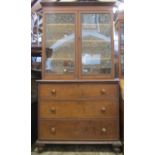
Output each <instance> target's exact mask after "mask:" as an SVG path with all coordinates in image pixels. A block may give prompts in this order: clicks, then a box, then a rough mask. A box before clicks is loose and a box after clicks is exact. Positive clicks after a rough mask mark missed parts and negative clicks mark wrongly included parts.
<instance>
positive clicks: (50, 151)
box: [31, 145, 123, 155]
mask: <svg viewBox="0 0 155 155" xmlns="http://www.w3.org/2000/svg"><path fill="white" fill-rule="evenodd" d="M31 155H123V153H114V152H113V151H112V148H111V147H110V146H101V145H100V146H99V145H95V146H94V145H89V146H87V145H63V146H61V145H52V146H51V145H50V146H46V147H45V149H44V152H42V153H37V148H34V149H33V150H32V153H31Z"/></svg>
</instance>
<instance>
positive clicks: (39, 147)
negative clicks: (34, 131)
mask: <svg viewBox="0 0 155 155" xmlns="http://www.w3.org/2000/svg"><path fill="white" fill-rule="evenodd" d="M45 144H64V145H66V144H73V145H74V144H82V145H83V144H85V145H86V144H89V145H95V144H100V145H102V144H103V145H112V148H113V151H114V152H115V153H118V152H120V151H121V146H122V143H121V141H41V140H37V142H36V145H37V150H38V153H41V152H42V151H43V150H44V146H45Z"/></svg>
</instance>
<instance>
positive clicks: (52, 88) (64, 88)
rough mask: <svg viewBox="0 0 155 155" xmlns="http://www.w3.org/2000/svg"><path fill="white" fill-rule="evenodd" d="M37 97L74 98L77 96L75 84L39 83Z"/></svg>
mask: <svg viewBox="0 0 155 155" xmlns="http://www.w3.org/2000/svg"><path fill="white" fill-rule="evenodd" d="M39 97H40V98H44V99H58V100H59V99H74V98H77V97H79V91H78V88H77V85H76V84H40V86H39Z"/></svg>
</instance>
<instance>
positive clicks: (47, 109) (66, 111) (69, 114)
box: [39, 100, 118, 118]
mask: <svg viewBox="0 0 155 155" xmlns="http://www.w3.org/2000/svg"><path fill="white" fill-rule="evenodd" d="M117 113H118V103H117V102H115V101H112V100H102V101H40V104H39V115H40V118H105V117H117Z"/></svg>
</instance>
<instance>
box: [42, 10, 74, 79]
mask: <svg viewBox="0 0 155 155" xmlns="http://www.w3.org/2000/svg"><path fill="white" fill-rule="evenodd" d="M44 21H45V23H44V33H45V35H44V46H43V47H44V49H43V50H44V52H43V54H44V61H43V63H44V64H43V71H44V73H43V78H45V79H65V78H66V79H73V78H75V76H76V67H75V66H76V65H75V64H76V58H75V53H76V39H75V38H76V37H75V36H76V13H74V12H54V13H46V14H45V15H44Z"/></svg>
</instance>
